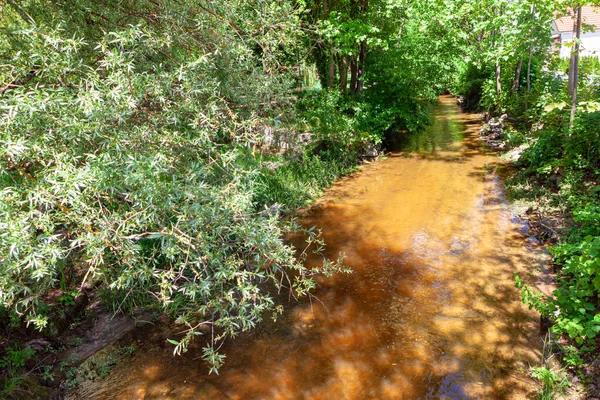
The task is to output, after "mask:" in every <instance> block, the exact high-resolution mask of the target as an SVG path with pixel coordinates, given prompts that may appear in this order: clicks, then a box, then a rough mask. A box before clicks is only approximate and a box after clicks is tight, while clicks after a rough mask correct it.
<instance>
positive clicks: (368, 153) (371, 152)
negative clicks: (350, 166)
mask: <svg viewBox="0 0 600 400" xmlns="http://www.w3.org/2000/svg"><path fill="white" fill-rule="evenodd" d="M378 155H379V151H377V149H376V148H375V146H373V145H370V144H369V145H367V147H366V148H365V149H364V150H363V151H362V154H361V155H360V156H361V157H362V158H376V157H377V156H378Z"/></svg>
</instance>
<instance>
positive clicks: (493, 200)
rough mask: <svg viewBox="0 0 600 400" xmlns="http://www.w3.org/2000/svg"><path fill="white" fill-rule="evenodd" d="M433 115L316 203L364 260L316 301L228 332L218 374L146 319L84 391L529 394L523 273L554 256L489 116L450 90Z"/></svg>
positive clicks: (312, 213)
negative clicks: (533, 232)
mask: <svg viewBox="0 0 600 400" xmlns="http://www.w3.org/2000/svg"><path fill="white" fill-rule="evenodd" d="M432 115H433V117H434V122H433V124H432V126H431V127H430V128H429V129H428V130H427V131H426V132H425V133H424V134H422V135H406V134H405V135H406V136H405V137H400V138H398V140H397V141H396V145H397V147H396V148H397V149H398V151H397V152H396V153H394V154H392V156H390V157H389V158H388V159H386V160H383V161H380V162H375V163H372V164H369V165H366V166H365V167H364V168H362V169H361V171H360V172H358V173H356V174H355V175H353V176H351V177H348V178H345V179H342V180H341V181H339V182H338V183H336V184H335V185H334V186H333V187H332V188H331V189H330V190H329V191H328V192H327V194H326V195H325V196H324V197H323V198H321V199H320V200H319V201H318V202H317V206H315V207H313V208H312V209H310V210H307V211H306V212H305V213H304V214H303V216H302V218H303V221H304V223H305V224H306V225H307V226H313V225H316V226H318V227H320V228H323V230H324V235H325V240H326V242H327V243H328V247H327V253H328V255H329V256H331V257H336V256H337V254H338V253H339V252H344V253H345V254H346V256H347V258H346V263H347V264H348V265H349V266H351V267H352V268H353V269H354V271H355V272H354V273H353V274H351V275H343V276H342V275H337V276H334V277H332V278H328V279H325V278H323V279H321V280H320V282H319V283H320V287H319V290H318V291H317V292H316V296H317V297H318V300H313V301H312V302H308V301H305V302H302V303H300V304H297V303H290V304H288V308H289V310H288V311H287V312H286V313H285V315H284V316H283V318H282V320H281V321H279V322H278V323H275V324H273V323H268V324H265V326H264V327H261V328H260V329H258V331H257V332H254V333H253V334H251V335H248V336H245V337H240V338H238V339H236V340H235V341H231V342H229V343H228V344H227V345H226V348H225V349H224V351H225V352H226V354H227V363H226V365H225V367H224V368H223V369H222V371H221V372H220V375H219V376H215V375H211V376H207V375H206V374H207V369H206V366H204V365H203V364H202V362H201V361H200V360H198V359H197V357H198V356H199V353H198V352H194V351H191V352H190V353H188V354H187V355H185V356H184V357H179V358H173V357H172V356H171V348H170V347H169V346H168V345H165V344H164V332H163V333H162V335H161V332H157V333H155V335H154V339H153V338H151V335H149V334H148V333H147V332H142V333H138V335H139V338H140V340H143V341H142V342H141V343H140V345H139V347H138V351H137V352H136V354H135V355H134V356H133V357H132V359H131V362H130V363H128V364H127V365H122V366H119V367H117V368H116V370H115V371H114V373H113V374H112V375H111V376H110V377H109V378H108V379H107V380H106V381H104V382H98V383H92V384H90V385H87V386H84V387H82V388H81V389H80V391H79V392H78V394H77V395H78V396H83V397H85V398H106V399H108V398H127V399H134V398H139V399H141V398H157V399H158V398H160V399H171V398H172V399H197V398H211V399H221V398H222V399H522V398H526V397H527V395H528V393H529V392H531V391H532V390H533V388H534V386H533V384H532V383H531V382H530V381H529V380H528V378H527V371H528V368H529V365H532V364H535V363H536V362H537V361H538V360H539V359H540V349H541V338H540V337H539V334H538V325H537V324H538V319H537V315H536V314H535V313H533V312H531V311H529V310H528V309H527V307H525V306H523V305H522V304H521V302H520V295H519V293H518V291H517V290H516V289H515V287H514V281H513V273H514V272H519V273H520V274H521V275H523V276H526V277H527V276H528V273H529V271H530V270H531V269H532V266H534V265H541V264H543V263H544V262H545V261H544V260H545V258H546V256H545V253H544V252H543V249H537V248H536V247H535V246H531V244H530V243H529V242H528V240H527V237H526V236H524V235H523V234H522V233H519V229H518V228H519V226H518V225H517V224H516V223H514V222H511V217H512V216H511V215H510V213H509V212H508V211H507V207H506V203H505V200H504V194H503V191H502V187H501V185H500V183H499V180H498V179H497V177H496V176H495V174H494V173H493V171H494V163H496V162H497V159H496V158H495V156H493V155H491V154H488V152H487V151H486V150H485V149H482V148H481V147H480V145H479V140H478V137H477V131H478V129H479V122H478V120H477V118H476V117H475V116H472V115H468V114H460V113H458V110H457V108H456V106H455V105H454V99H453V98H451V97H442V98H441V100H440V104H439V106H437V107H436V108H435V109H434V110H433V111H432ZM399 135H400V136H401V135H402V134H399ZM457 139H458V140H457ZM312 262H319V260H318V259H315V260H312ZM531 279H533V278H532V277H528V279H527V280H529V281H531ZM83 397H81V398H83Z"/></svg>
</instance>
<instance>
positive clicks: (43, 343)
mask: <svg viewBox="0 0 600 400" xmlns="http://www.w3.org/2000/svg"><path fill="white" fill-rule="evenodd" d="M47 346H50V342H49V341H47V340H45V339H33V340H30V341H29V342H27V343H25V345H24V347H25V348H28V349H33V350H35V351H44V350H45V349H46V347H47Z"/></svg>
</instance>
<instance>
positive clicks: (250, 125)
mask: <svg viewBox="0 0 600 400" xmlns="http://www.w3.org/2000/svg"><path fill="white" fill-rule="evenodd" d="M7 4H8V6H4V7H3V8H2V10H1V13H2V15H1V17H2V18H1V19H0V21H1V22H0V24H1V25H2V34H1V35H0V58H1V59H2V61H0V82H2V83H1V87H2V88H3V90H2V94H1V96H0V110H1V111H0V215H2V218H1V220H0V317H2V318H4V317H6V316H9V317H10V319H11V321H12V323H13V324H14V325H15V326H18V325H19V324H21V323H25V324H28V325H33V326H35V327H36V328H38V329H40V330H43V329H46V328H48V325H49V324H50V323H51V321H52V318H51V317H52V315H53V313H54V312H55V310H56V308H52V307H51V306H52V304H53V302H56V298H55V297H56V293H57V290H58V293H59V294H60V296H71V297H76V296H80V295H83V292H88V293H89V292H90V291H94V292H97V293H98V294H99V295H100V297H101V298H103V299H104V300H105V302H106V304H108V305H109V307H111V308H112V309H113V310H116V311H118V310H123V311H127V310H134V309H139V308H143V309H152V310H158V311H160V312H162V313H164V314H166V315H168V316H169V317H171V318H173V319H174V320H176V321H177V322H178V323H180V324H182V325H183V326H184V327H185V329H184V330H185V332H186V334H185V335H184V337H183V338H178V341H177V342H178V344H177V347H176V351H178V352H179V351H183V350H184V349H185V347H186V345H187V344H188V343H189V341H190V340H191V339H192V338H194V337H195V336H196V335H198V334H200V332H201V331H203V330H206V328H207V327H209V328H213V331H214V332H215V335H214V336H212V338H211V340H209V343H208V345H207V347H206V348H205V359H206V360H208V361H209V362H211V363H212V364H213V366H215V367H218V366H219V365H220V364H221V362H222V355H219V354H218V353H217V352H216V351H215V348H214V347H213V345H214V344H216V343H219V342H220V340H221V339H223V338H224V337H227V336H234V335H236V334H238V333H239V332H242V331H246V330H248V329H251V328H252V327H253V326H255V325H256V324H257V323H259V321H261V319H262V318H264V317H265V316H269V315H271V314H277V313H278V312H280V311H281V306H282V305H281V304H279V303H277V302H276V301H275V297H274V295H275V294H276V293H277V291H278V290H290V291H291V293H292V294H294V295H302V294H306V292H307V291H308V290H309V289H310V288H312V287H314V282H313V280H312V276H313V274H315V273H318V272H324V271H325V272H328V271H332V270H334V269H336V268H337V267H336V266H334V265H333V264H331V263H325V264H324V265H323V266H321V267H317V268H315V269H311V268H308V267H305V266H304V265H303V263H302V260H301V259H298V258H297V257H296V255H295V254H296V253H295V249H294V248H293V247H291V246H289V245H287V244H285V243H284V242H283V236H284V234H285V232H287V231H289V230H292V229H295V227H294V226H293V224H292V223H291V222H284V221H279V220H278V219H277V217H276V216H273V217H267V216H263V215H261V214H260V213H258V212H257V206H260V205H257V204H255V200H254V199H255V196H254V194H255V193H256V190H257V186H258V185H259V183H258V181H257V176H258V172H257V171H255V170H254V169H252V168H249V167H248V166H247V163H246V162H245V161H244V160H245V157H247V155H246V153H247V151H246V148H247V147H248V145H249V144H250V143H255V142H256V141H257V140H259V137H258V136H257V135H258V133H259V132H260V127H261V126H262V124H264V123H265V122H264V121H269V120H271V119H272V118H273V117H274V116H275V115H278V114H279V113H281V112H283V111H284V110H289V108H290V104H291V102H292V101H293V96H292V91H291V89H292V88H293V86H294V78H295V75H296V74H295V73H294V68H295V66H296V65H297V63H298V59H297V58H294V54H298V53H299V52H298V51H297V47H298V46H301V43H302V41H301V38H300V37H299V36H298V35H301V32H302V30H301V29H299V27H300V14H301V12H302V10H301V9H299V8H298V7H297V5H296V3H295V2H293V1H280V2H271V3H265V2H263V1H253V0H250V1H246V0H244V1H213V2H210V4H208V3H207V4H203V3H201V2H197V1H183V0H182V1H175V2H167V3H165V2H155V1H150V0H148V1H146V0H139V1H135V0H130V1H126V2H102V3H101V2H96V1H89V0H72V1H65V2H54V1H50V0H27V1H19V2H16V1H10V2H9V3H7ZM311 238H312V239H311ZM309 239H310V240H314V239H315V236H314V235H312V234H311V236H310V237H309Z"/></svg>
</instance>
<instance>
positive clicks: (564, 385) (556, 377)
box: [531, 367, 569, 400]
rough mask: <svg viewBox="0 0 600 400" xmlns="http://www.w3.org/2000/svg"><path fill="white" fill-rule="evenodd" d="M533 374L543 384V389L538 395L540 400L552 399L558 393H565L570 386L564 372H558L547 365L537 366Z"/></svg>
mask: <svg viewBox="0 0 600 400" xmlns="http://www.w3.org/2000/svg"><path fill="white" fill-rule="evenodd" d="M531 376H532V377H533V378H534V379H537V380H538V381H539V382H540V384H541V385H542V391H541V393H540V394H539V395H538V399H539V400H551V399H554V398H555V397H556V395H559V394H563V393H565V392H566V391H567V389H568V387H569V381H568V380H567V377H566V376H565V374H564V373H560V374H558V373H556V372H555V371H553V370H551V369H548V368H547V367H535V368H533V369H532V371H531Z"/></svg>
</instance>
